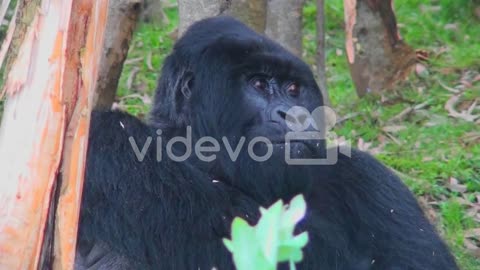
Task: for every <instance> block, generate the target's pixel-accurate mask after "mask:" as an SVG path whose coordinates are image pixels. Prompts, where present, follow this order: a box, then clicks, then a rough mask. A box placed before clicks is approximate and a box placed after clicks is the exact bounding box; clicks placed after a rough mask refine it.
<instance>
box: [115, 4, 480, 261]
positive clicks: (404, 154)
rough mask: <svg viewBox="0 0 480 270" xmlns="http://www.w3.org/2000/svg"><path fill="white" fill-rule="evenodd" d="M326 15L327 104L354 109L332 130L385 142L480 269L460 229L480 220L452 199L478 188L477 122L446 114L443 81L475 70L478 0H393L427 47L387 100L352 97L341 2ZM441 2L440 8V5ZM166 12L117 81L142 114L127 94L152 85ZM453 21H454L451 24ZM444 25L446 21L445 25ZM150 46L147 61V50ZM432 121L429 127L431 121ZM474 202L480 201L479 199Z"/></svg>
mask: <svg viewBox="0 0 480 270" xmlns="http://www.w3.org/2000/svg"><path fill="white" fill-rule="evenodd" d="M326 2H327V4H326V5H327V6H326V13H327V14H326V22H327V26H326V27H327V39H326V40H327V52H326V56H327V77H328V81H327V84H328V88H329V92H330V96H331V100H332V105H333V107H334V108H335V110H336V111H337V112H338V113H339V115H341V116H344V115H346V114H348V113H352V112H357V113H358V115H357V116H355V117H353V118H351V119H349V120H346V121H345V122H343V123H342V124H341V125H339V126H337V128H336V129H335V132H336V133H337V134H338V135H339V136H344V137H345V138H347V139H349V140H350V141H351V142H352V143H353V145H354V146H356V145H357V142H358V140H359V139H360V138H361V139H363V140H364V141H366V142H371V143H372V144H373V147H375V146H378V145H379V144H380V141H381V140H383V141H385V145H384V147H383V149H382V151H381V152H380V153H379V154H378V155H377V157H378V158H379V159H380V160H382V161H383V162H385V163H386V164H387V165H388V166H390V167H392V168H393V169H395V170H397V171H398V172H400V173H401V174H402V175H403V178H404V180H405V182H406V183H407V185H409V187H410V188H411V189H412V190H413V191H414V192H415V194H416V195H417V196H423V197H425V198H429V199H430V200H433V201H435V202H437V204H436V205H438V206H434V209H435V210H436V212H437V215H438V220H439V222H438V224H437V226H438V228H439V230H440V231H442V232H443V233H444V236H445V238H446V239H447V241H448V243H449V244H450V246H451V247H452V250H454V252H455V255H456V257H457V258H458V260H459V263H460V265H461V266H462V269H472V270H473V269H480V261H479V260H478V259H475V258H474V257H473V256H471V255H470V254H469V253H468V251H467V250H466V248H464V243H463V242H464V235H465V231H466V230H468V229H471V228H475V227H480V224H478V223H475V222H474V221H473V220H472V219H471V218H469V217H468V216H467V215H466V212H467V210H468V209H467V208H466V206H465V205H462V204H459V203H458V202H457V198H460V197H462V195H463V196H465V197H467V198H470V200H471V201H472V202H474V200H475V195H476V194H479V192H480V141H474V142H468V141H467V140H466V139H465V136H466V134H468V133H469V132H479V130H480V127H479V125H478V124H474V123H469V122H466V121H464V120H461V119H454V118H451V117H449V116H448V113H447V111H446V110H445V108H444V105H445V102H446V101H447V100H448V99H449V98H450V96H451V93H449V92H448V91H446V90H445V89H444V88H443V87H442V86H441V85H440V83H439V82H442V83H444V84H445V85H448V86H452V87H453V86H455V85H457V84H458V83H459V81H460V77H461V76H462V73H463V72H466V71H468V70H470V71H476V72H478V71H480V27H479V25H480V19H479V18H477V17H475V15H474V12H473V10H474V8H475V7H476V6H480V3H479V2H476V4H475V3H474V1H469V0H462V1H450V0H437V1H421V0H405V1H401V2H398V3H397V4H396V13H397V19H398V22H399V26H400V32H401V34H402V37H403V38H404V39H405V41H406V42H407V43H408V44H410V45H411V46H412V47H414V48H416V49H424V50H427V51H429V52H430V54H431V60H430V63H429V64H428V67H427V68H428V75H427V76H424V77H422V78H420V77H418V76H416V75H411V76H410V77H409V79H408V80H407V82H406V83H403V84H402V87H401V88H400V89H399V90H398V91H396V92H394V93H389V94H386V96H387V98H389V99H394V98H399V97H401V100H402V101H398V102H395V103H394V104H392V105H386V104H383V103H382V102H381V101H380V99H379V98H377V97H367V98H364V99H358V98H356V94H355V89H354V86H353V84H352V81H351V78H350V73H349V70H348V65H347V61H346V56H345V50H344V31H343V6H342V4H341V2H342V1H326ZM438 7H440V9H438ZM166 13H167V15H168V17H169V19H170V23H169V25H167V26H161V27H155V26H152V25H148V24H143V25H141V26H140V27H139V28H138V31H137V32H136V34H135V37H134V41H133V44H134V46H133V48H132V49H131V51H130V54H129V59H136V58H139V57H143V59H142V60H141V61H140V62H137V63H135V64H130V65H126V66H125V68H124V72H123V74H122V77H121V80H120V86H119V96H120V100H121V101H122V102H121V104H122V106H123V107H124V108H125V109H126V110H128V111H129V112H131V113H133V114H135V115H139V116H143V115H144V114H145V113H146V112H147V111H148V108H149V104H148V102H147V104H146V103H145V101H144V100H142V99H140V98H138V95H136V96H133V97H128V96H131V94H140V95H147V96H151V95H152V94H153V92H154V88H155V85H156V80H157V74H158V71H159V69H160V67H161V63H162V61H163V59H164V58H165V56H166V55H167V54H168V52H169V51H170V50H171V47H172V44H173V42H172V39H171V38H170V37H169V35H170V34H171V33H172V31H173V30H174V29H175V27H176V25H177V23H178V15H177V13H176V10H175V9H174V8H171V9H168V10H166ZM315 13H316V8H315V6H314V4H313V3H312V2H308V3H307V5H306V6H305V9H304V26H305V27H304V50H305V57H304V58H305V60H306V61H307V62H308V63H310V64H313V63H314V57H313V55H314V52H315ZM452 25H454V27H453V29H451V28H452ZM446 26H447V27H446ZM150 52H152V61H151V62H152V66H153V67H154V70H150V69H149V68H148V66H147V61H146V59H147V56H148V54H149V53H150ZM134 67H137V68H139V72H138V75H137V76H136V80H135V87H133V89H127V87H126V82H127V79H128V77H129V76H130V74H131V72H132V69H133V68H134ZM479 97H480V82H477V83H476V84H474V85H473V87H472V88H470V89H469V90H467V93H466V95H465V100H466V101H469V100H470V101H471V100H474V99H475V98H479ZM425 102H428V106H426V107H425V108H424V109H423V110H422V111H421V112H417V113H414V114H412V115H411V116H409V117H407V118H405V119H404V120H403V121H401V122H400V123H395V124H391V123H389V120H390V119H391V118H393V117H394V116H396V115H398V114H399V113H400V112H401V111H403V110H404V109H405V108H407V107H409V106H412V104H413V105H416V104H421V103H425ZM429 122H433V123H434V125H433V126H429ZM387 125H402V126H405V129H404V130H401V131H399V132H395V133H392V134H390V135H389V136H391V137H393V138H394V139H395V140H393V139H392V138H391V137H388V134H386V133H385V132H383V131H382V128H383V127H385V126H387ZM450 177H453V178H456V179H458V181H459V183H460V184H463V185H466V186H467V188H468V190H467V192H465V194H459V193H457V192H452V191H450V190H449V189H448V188H447V184H448V179H449V178H450ZM477 203H478V202H477Z"/></svg>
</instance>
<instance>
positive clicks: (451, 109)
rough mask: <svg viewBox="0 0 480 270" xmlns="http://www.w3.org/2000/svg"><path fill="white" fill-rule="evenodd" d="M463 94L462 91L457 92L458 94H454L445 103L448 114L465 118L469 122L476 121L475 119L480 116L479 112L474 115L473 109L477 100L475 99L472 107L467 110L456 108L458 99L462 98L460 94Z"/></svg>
mask: <svg viewBox="0 0 480 270" xmlns="http://www.w3.org/2000/svg"><path fill="white" fill-rule="evenodd" d="M462 94H463V92H462V93H460V94H457V95H453V96H452V97H451V98H450V99H449V100H448V101H447V103H445V110H447V111H448V115H450V116H451V117H454V118H460V119H463V120H465V121H467V122H475V120H477V119H478V118H480V114H477V115H474V114H472V112H473V109H475V107H476V106H477V100H475V101H474V102H473V104H472V106H470V108H469V109H468V110H466V111H462V112H458V111H457V110H456V109H455V105H456V104H457V103H458V101H459V100H460V96H461V95H462Z"/></svg>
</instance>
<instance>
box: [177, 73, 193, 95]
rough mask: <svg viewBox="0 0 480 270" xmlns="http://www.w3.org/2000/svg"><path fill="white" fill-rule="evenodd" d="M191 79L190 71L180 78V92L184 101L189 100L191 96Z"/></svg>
mask: <svg viewBox="0 0 480 270" xmlns="http://www.w3.org/2000/svg"><path fill="white" fill-rule="evenodd" d="M193 79H194V78H193V72H190V71H186V72H185V74H184V75H183V76H182V78H180V80H181V84H180V85H181V88H180V91H181V92H182V94H183V96H184V97H185V98H186V99H190V97H191V96H192V87H193Z"/></svg>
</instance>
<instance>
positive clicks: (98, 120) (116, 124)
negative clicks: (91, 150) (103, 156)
mask: <svg viewBox="0 0 480 270" xmlns="http://www.w3.org/2000/svg"><path fill="white" fill-rule="evenodd" d="M152 134H153V130H152V128H151V127H149V126H148V125H147V124H145V123H144V122H143V121H141V120H140V119H138V118H137V117H135V116H133V115H131V114H128V113H126V112H121V111H93V112H92V117H91V124H90V145H91V146H92V145H95V144H96V143H99V144H104V143H108V141H110V140H111V141H112V142H113V141H119V140H117V139H118V138H119V137H123V138H126V140H122V141H127V142H128V138H129V137H131V136H133V137H136V138H138V137H144V138H145V137H147V136H151V135H152ZM115 138H117V139H115Z"/></svg>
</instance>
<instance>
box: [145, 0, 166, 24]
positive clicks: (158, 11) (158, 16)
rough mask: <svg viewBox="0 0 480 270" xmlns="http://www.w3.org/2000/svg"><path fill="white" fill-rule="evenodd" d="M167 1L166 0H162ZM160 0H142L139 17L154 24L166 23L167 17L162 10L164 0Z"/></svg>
mask: <svg viewBox="0 0 480 270" xmlns="http://www.w3.org/2000/svg"><path fill="white" fill-rule="evenodd" d="M163 1H165V2H166V1H167V0H163ZM163 1H162V0H144V1H143V8H142V14H141V19H142V21H145V22H149V23H153V24H155V25H160V24H168V17H167V15H166V14H165V12H164V11H163V6H164V2H163Z"/></svg>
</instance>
